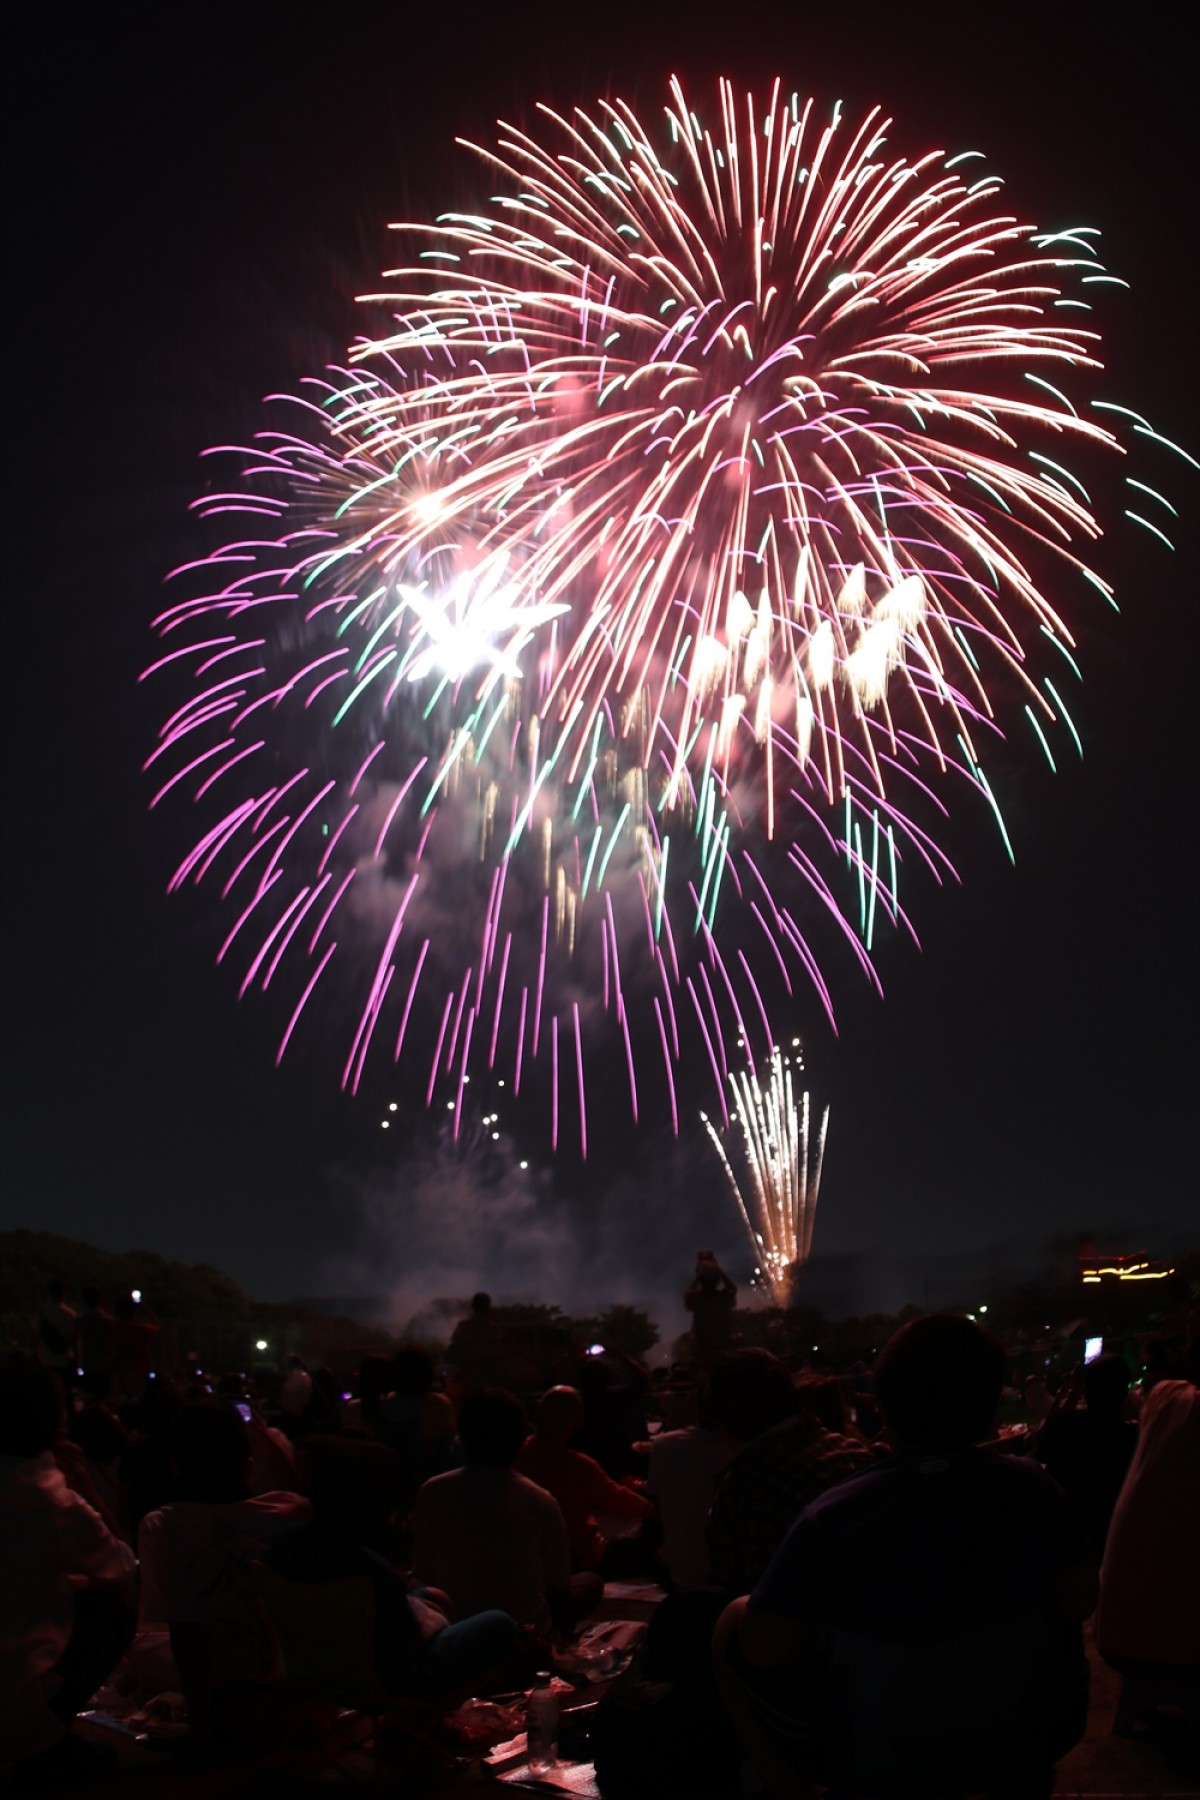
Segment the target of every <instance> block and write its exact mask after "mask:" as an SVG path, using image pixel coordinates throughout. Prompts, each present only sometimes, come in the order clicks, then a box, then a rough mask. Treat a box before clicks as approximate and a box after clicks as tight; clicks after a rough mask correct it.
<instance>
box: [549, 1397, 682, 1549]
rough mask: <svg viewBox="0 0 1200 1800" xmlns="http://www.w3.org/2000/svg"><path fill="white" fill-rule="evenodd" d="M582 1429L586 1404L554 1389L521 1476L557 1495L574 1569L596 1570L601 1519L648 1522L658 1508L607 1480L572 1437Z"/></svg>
mask: <svg viewBox="0 0 1200 1800" xmlns="http://www.w3.org/2000/svg"><path fill="white" fill-rule="evenodd" d="M582 1424H583V1402H582V1400H581V1399H580V1397H579V1394H578V1392H577V1390H576V1389H575V1388H573V1387H552V1388H548V1389H547V1391H546V1392H545V1393H544V1394H543V1395H542V1397H541V1399H540V1400H539V1401H538V1405H537V1410H536V1412H535V1414H534V1426H535V1429H534V1432H533V1435H532V1436H531V1437H527V1438H526V1439H525V1442H524V1444H523V1445H522V1446H521V1451H520V1454H519V1456H518V1457H517V1462H516V1468H517V1473H518V1474H520V1475H526V1476H528V1478H529V1480H530V1481H535V1482H536V1483H537V1485H538V1486H539V1487H542V1488H545V1490H546V1492H547V1493H548V1494H553V1495H554V1498H555V1499H556V1500H557V1501H558V1504H559V1505H560V1506H561V1507H562V1511H563V1518H564V1519H565V1520H566V1522H567V1541H568V1543H569V1544H570V1547H571V1567H572V1568H573V1569H577V1570H578V1569H595V1568H598V1567H599V1564H600V1560H601V1558H602V1556H603V1555H604V1551H605V1549H606V1547H607V1546H606V1542H605V1538H604V1534H603V1533H602V1532H601V1530H600V1527H599V1524H598V1523H597V1520H596V1514H597V1513H611V1514H612V1515H614V1516H615V1517H616V1518H618V1519H646V1518H649V1516H650V1514H651V1513H652V1512H653V1510H654V1508H653V1506H652V1505H651V1503H650V1501H649V1500H647V1499H646V1497H645V1495H644V1494H639V1493H637V1492H635V1490H634V1489H633V1488H631V1487H627V1486H626V1485H625V1484H624V1483H623V1482H620V1481H614V1480H613V1479H612V1477H611V1475H606V1474H605V1473H604V1470H603V1469H602V1468H601V1467H600V1464H599V1463H598V1462H596V1461H595V1460H594V1459H593V1458H592V1457H590V1456H585V1455H584V1454H583V1452H582V1450H572V1448H571V1443H570V1440H571V1437H572V1436H573V1434H574V1433H575V1432H576V1431H578V1429H579V1427H580V1426H581V1425H582Z"/></svg>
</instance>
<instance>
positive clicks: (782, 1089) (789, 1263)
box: [700, 1048, 829, 1306]
mask: <svg viewBox="0 0 1200 1800" xmlns="http://www.w3.org/2000/svg"><path fill="white" fill-rule="evenodd" d="M803 1067H804V1064H803V1060H802V1059H801V1058H800V1057H796V1058H795V1059H794V1061H793V1059H792V1058H790V1057H785V1056H783V1055H782V1054H781V1052H780V1051H779V1049H778V1048H775V1049H774V1050H772V1052H771V1060H770V1064H769V1069H768V1075H767V1079H766V1081H765V1082H763V1083H760V1082H759V1081H758V1080H757V1079H756V1077H755V1073H754V1069H753V1067H751V1068H750V1069H749V1070H748V1071H746V1070H743V1071H740V1072H739V1073H736V1074H731V1075H730V1077H729V1086H730V1090H731V1092H732V1094H733V1101H734V1109H733V1114H732V1118H733V1122H734V1123H735V1124H738V1125H740V1126H741V1128H742V1141H743V1149H744V1152H745V1165H746V1173H747V1182H746V1185H745V1186H743V1184H742V1183H741V1182H739V1181H738V1178H737V1176H736V1175H735V1174H734V1171H733V1167H732V1165H731V1164H730V1161H729V1158H728V1156H727V1155H726V1153H725V1146H724V1144H723V1143H722V1141H721V1135H720V1133H719V1132H718V1131H717V1130H716V1128H715V1126H714V1125H713V1122H712V1120H711V1119H710V1118H709V1117H708V1115H707V1114H706V1113H701V1115H700V1117H701V1118H702V1119H703V1121H704V1125H705V1128H706V1130H707V1131H708V1134H709V1136H710V1137H711V1139H712V1141H713V1143H714V1144H715V1146H716V1150H717V1155H718V1156H719V1157H720V1159H721V1166H722V1168H723V1169H724V1171H725V1175H726V1179H727V1180H728V1182H729V1188H730V1192H731V1193H732V1195H733V1197H734V1199H735V1201H736V1202H737V1207H738V1212H739V1213H740V1214H741V1218H742V1223H743V1224H744V1225H745V1227H746V1230H747V1232H748V1233H749V1236H750V1242H751V1244H752V1245H753V1248H754V1255H755V1259H756V1265H757V1266H756V1269H755V1273H756V1275H758V1276H759V1277H760V1278H761V1279H762V1280H763V1281H764V1282H765V1283H766V1285H767V1288H768V1289H769V1291H770V1293H771V1296H772V1298H773V1299H774V1301H775V1303H776V1305H778V1306H786V1305H788V1304H789V1302H790V1301H791V1299H792V1298H793V1293H792V1289H793V1284H794V1282H795V1280H796V1277H797V1275H798V1274H799V1273H800V1271H801V1270H802V1269H803V1267H804V1265H805V1263H806V1262H807V1261H808V1259H809V1256H810V1255H811V1254H812V1238H813V1226H814V1224H815V1223H816V1216H817V1200H818V1197H819V1195H820V1191H821V1171H822V1168H823V1166H824V1162H825V1138H826V1133H827V1132H828V1129H829V1108H828V1107H826V1108H825V1110H824V1112H823V1113H822V1114H821V1118H820V1122H819V1124H818V1125H817V1128H816V1134H815V1137H814V1136H813V1135H812V1133H811V1130H810V1126H811V1100H810V1096H809V1094H808V1092H807V1090H805V1091H803V1092H802V1093H800V1094H799V1095H797V1094H796V1092H795V1090H794V1086H793V1081H792V1071H793V1068H795V1070H796V1072H797V1073H799V1072H800V1071H802V1069H803Z"/></svg>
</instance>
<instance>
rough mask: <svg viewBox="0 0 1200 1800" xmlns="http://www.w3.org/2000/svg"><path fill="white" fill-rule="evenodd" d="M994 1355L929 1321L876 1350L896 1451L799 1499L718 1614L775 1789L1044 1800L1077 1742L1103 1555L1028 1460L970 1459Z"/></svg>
mask: <svg viewBox="0 0 1200 1800" xmlns="http://www.w3.org/2000/svg"><path fill="white" fill-rule="evenodd" d="M1005 1372H1006V1369H1005V1358H1004V1352H1003V1349H1002V1348H1001V1346H1000V1345H999V1344H998V1343H997V1342H996V1341H995V1339H994V1338H992V1337H990V1336H989V1335H988V1334H987V1333H986V1332H984V1331H982V1330H980V1328H979V1327H978V1326H976V1325H973V1324H971V1323H970V1321H968V1320H966V1319H963V1318H948V1317H937V1318H924V1319H917V1320H914V1321H913V1322H912V1323H911V1324H909V1325H906V1326H905V1327H904V1328H903V1329H902V1330H901V1331H900V1332H898V1333H897V1335H896V1336H895V1337H894V1338H893V1339H892V1341H891V1343H890V1344H888V1345H887V1347H886V1348H885V1350H884V1352H883V1354H882V1356H881V1358H880V1362H879V1367H878V1373H877V1381H876V1391H877V1395H878V1400H879V1405H880V1407H881V1409H882V1412H883V1416H884V1421H885V1424H886V1427H887V1431H888V1435H889V1437H890V1439H891V1442H892V1445H893V1448H894V1450H895V1456H894V1458H893V1459H892V1460H891V1461H890V1462H886V1463H881V1464H879V1465H878V1466H877V1467H875V1468H873V1469H871V1470H869V1471H868V1472H867V1473H865V1474H862V1475H858V1476H856V1477H854V1478H853V1479H852V1480H850V1481H846V1482H843V1483H842V1484H841V1485H840V1486H839V1487H836V1488H833V1489H831V1490H830V1491H829V1492H828V1493H826V1494H823V1495H822V1496H821V1497H820V1498H819V1499H817V1500H815V1501H813V1503H812V1504H811V1505H810V1506H808V1507H806V1509H805V1511H804V1512H803V1513H802V1514H801V1516H800V1518H799V1519H798V1520H797V1522H796V1524H795V1525H794V1526H793V1527H792V1529H791V1531H790V1532H789V1534H788V1536H787V1537H786V1539H785V1540H784V1542H783V1544H782V1546H781V1547H780V1550H779V1552H778V1554H777V1555H776V1557H775V1558H774V1560H773V1561H772V1563H771V1565H770V1567H769V1568H768V1569H767V1571H766V1573H765V1575H764V1576H763V1578H762V1580H761V1581H760V1582H759V1583H758V1585H757V1586H756V1588H755V1589H754V1591H753V1593H752V1594H750V1595H749V1596H748V1597H747V1598H746V1599H741V1600H736V1601H734V1602H733V1603H732V1605H731V1606H730V1607H729V1608H728V1609H727V1610H726V1612H725V1614H724V1615H723V1617H722V1621H721V1625H720V1627H719V1629H718V1634H717V1645H716V1653H717V1658H718V1669H719V1673H720V1679H721V1682H722V1688H723V1693H724V1697H725V1702H726V1705H727V1707H728V1708H729V1710H730V1713H731V1716H732V1717H733V1719H734V1722H735V1724H736V1725H737V1727H738V1730H739V1732H740V1733H741V1735H742V1738H743V1741H744V1742H745V1744H746V1746H747V1748H748V1749H749V1750H750V1752H751V1754H752V1755H753V1757H754V1760H755V1763H756V1765H757V1767H758V1769H759V1773H760V1775H761V1776H762V1779H763V1781H764V1783H765V1784H766V1786H767V1788H768V1791H769V1792H770V1793H771V1794H772V1795H773V1796H777V1797H779V1800H782V1797H783V1796H787V1797H788V1800H795V1797H796V1796H807V1795H809V1794H811V1793H812V1792H813V1791H814V1788H813V1783H814V1781H815V1780H816V1779H817V1778H818V1777H819V1778H820V1779H821V1780H824V1781H827V1782H832V1783H833V1784H834V1785H838V1784H839V1783H840V1784H843V1785H844V1786H846V1787H847V1788H848V1789H850V1791H852V1792H859V1791H862V1792H865V1793H870V1794H871V1795H873V1796H874V1795H879V1794H898V1793H905V1794H910V1795H919V1796H922V1797H924V1796H927V1795H929V1794H932V1793H936V1792H938V1791H939V1790H940V1789H942V1788H949V1787H951V1786H952V1784H953V1783H958V1787H957V1788H955V1789H954V1791H959V1788H961V1790H962V1791H963V1792H970V1793H973V1794H974V1793H978V1792H981V1791H982V1792H986V1793H988V1794H992V1795H996V1796H998V1795H1000V1794H1004V1795H1005V1797H1006V1800H1017V1797H1018V1796H1020V1797H1021V1800H1035V1797H1036V1800H1040V1797H1042V1796H1046V1795H1048V1794H1049V1793H1050V1791H1051V1786H1052V1764H1053V1762H1054V1761H1055V1759H1056V1758H1057V1757H1059V1756H1061V1755H1063V1754H1064V1753H1065V1752H1066V1750H1068V1749H1069V1748H1070V1747H1071V1745H1072V1744H1074V1743H1076V1742H1077V1741H1078V1739H1079V1737H1080V1736H1081V1735H1082V1732H1083V1728H1084V1724H1085V1722H1086V1716H1087V1672H1088V1669H1087V1661H1086V1658H1085V1656H1084V1654H1083V1647H1082V1633H1081V1623H1082V1621H1083V1619H1085V1618H1086V1617H1087V1616H1088V1614H1089V1613H1090V1612H1091V1610H1092V1608H1093V1606H1094V1604H1095V1598H1096V1592H1097V1583H1096V1571H1095V1564H1094V1562H1093V1560H1092V1558H1091V1557H1090V1555H1089V1554H1088V1549H1087V1545H1086V1543H1085V1541H1084V1539H1083V1536H1082V1534H1081V1532H1080V1531H1079V1528H1078V1526H1077V1525H1076V1524H1075V1522H1074V1520H1073V1518H1072V1516H1071V1513H1070V1510H1069V1508H1068V1506H1067V1504H1066V1501H1065V1500H1064V1498H1063V1496H1062V1494H1061V1493H1060V1491H1059V1489H1058V1488H1057V1487H1056V1486H1055V1484H1054V1483H1053V1482H1052V1481H1051V1480H1050V1478H1049V1476H1047V1475H1046V1473H1045V1471H1044V1470H1042V1469H1040V1468H1039V1467H1038V1466H1037V1464H1036V1463H1034V1462H1032V1461H1029V1460H1027V1459H1025V1458H1019V1457H1010V1456H1003V1455H1000V1454H998V1453H997V1452H994V1451H991V1450H987V1449H982V1448H977V1447H976V1446H977V1445H979V1444H980V1442H981V1440H982V1439H983V1438H985V1437H986V1436H987V1435H988V1433H989V1431H990V1429H991V1426H992V1422H993V1420H994V1417H995V1413H996V1408H997V1405H998V1403H999V1398H1000V1391H1001V1387H1002V1385H1003V1382H1004V1378H1005Z"/></svg>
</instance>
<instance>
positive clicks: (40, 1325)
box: [33, 1276, 78, 1384]
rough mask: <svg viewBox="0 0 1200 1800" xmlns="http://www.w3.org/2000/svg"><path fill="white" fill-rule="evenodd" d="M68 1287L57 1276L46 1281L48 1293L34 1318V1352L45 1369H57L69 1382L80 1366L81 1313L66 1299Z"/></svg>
mask: <svg viewBox="0 0 1200 1800" xmlns="http://www.w3.org/2000/svg"><path fill="white" fill-rule="evenodd" d="M66 1292H67V1290H66V1287H65V1285H64V1283H63V1282H61V1281H60V1280H59V1279H58V1277H57V1276H56V1277H55V1278H54V1280H53V1281H49V1282H47V1283H46V1295H45V1298H44V1299H43V1301H42V1304H41V1305H40V1306H39V1307H38V1310H37V1315H36V1317H35V1318H34V1321H33V1333H34V1354H35V1356H36V1357H37V1360H38V1362H39V1363H40V1364H41V1366H42V1368H43V1369H54V1370H56V1371H57V1373H58V1374H60V1375H61V1376H62V1377H63V1379H64V1381H66V1382H67V1383H68V1384H69V1383H70V1382H71V1381H72V1380H73V1379H74V1376H75V1368H76V1354H77V1352H76V1342H75V1339H76V1331H77V1327H78V1317H77V1314H76V1312H75V1308H74V1307H73V1306H68V1305H67V1302H66Z"/></svg>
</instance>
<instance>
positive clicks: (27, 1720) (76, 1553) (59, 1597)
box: [0, 1450, 137, 1760]
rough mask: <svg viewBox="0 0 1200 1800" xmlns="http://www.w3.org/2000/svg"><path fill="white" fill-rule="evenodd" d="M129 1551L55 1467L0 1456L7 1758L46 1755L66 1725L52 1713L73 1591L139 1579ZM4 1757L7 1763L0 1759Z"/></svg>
mask: <svg viewBox="0 0 1200 1800" xmlns="http://www.w3.org/2000/svg"><path fill="white" fill-rule="evenodd" d="M136 1570H137V1559H136V1558H135V1556H134V1554H133V1551H132V1550H131V1549H130V1547H129V1545H128V1544H124V1543H122V1542H121V1540H120V1539H119V1538H115V1537H114V1536H113V1535H112V1533H111V1532H110V1531H109V1529H108V1527H107V1525H106V1524H105V1523H104V1521H103V1519H102V1518H101V1517H100V1515H99V1513H98V1512H96V1511H95V1510H94V1509H93V1508H92V1507H90V1506H89V1505H88V1504H87V1501H86V1500H82V1499H81V1498H80V1497H79V1495H78V1494H76V1493H74V1492H73V1491H72V1489H70V1488H69V1487H68V1486H67V1484H66V1481H65V1480H64V1479H63V1476H62V1473H61V1472H60V1470H59V1469H58V1467H57V1465H56V1463H55V1461H54V1453H53V1452H52V1451H50V1450H47V1451H45V1452H44V1453H43V1454H42V1455H41V1456H27V1457H18V1456H0V1745H2V1746H3V1750H4V1754H5V1755H8V1756H14V1757H15V1756H34V1755H36V1754H38V1752H39V1751H41V1750H45V1749H49V1748H50V1747H51V1745H52V1744H53V1743H54V1742H55V1740H56V1739H57V1738H58V1737H60V1736H61V1735H62V1727H61V1725H60V1724H59V1723H58V1722H57V1721H56V1720H55V1718H54V1715H53V1714H52V1713H51V1712H50V1711H49V1710H48V1708H47V1705H46V1702H47V1701H48V1700H49V1699H50V1698H52V1696H53V1693H54V1690H55V1688H56V1686H57V1682H56V1681H55V1679H54V1678H53V1677H52V1676H51V1673H50V1671H51V1670H52V1669H53V1668H54V1665H55V1663H56V1662H57V1661H58V1659H59V1657H60V1656H61V1655H62V1653H63V1651H64V1650H65V1649H66V1647H67V1642H68V1640H69V1638H70V1636H71V1630H72V1627H73V1625H74V1622H75V1603H74V1599H73V1595H72V1589H73V1587H75V1586H81V1585H92V1584H97V1585H102V1584H106V1583H108V1584H119V1583H121V1582H124V1581H128V1580H130V1579H131V1578H132V1576H133V1575H134V1574H135V1573H136ZM0 1760H2V1759H0Z"/></svg>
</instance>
